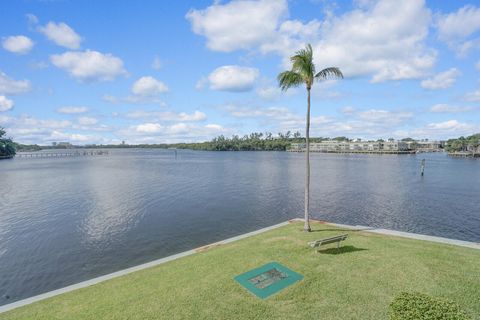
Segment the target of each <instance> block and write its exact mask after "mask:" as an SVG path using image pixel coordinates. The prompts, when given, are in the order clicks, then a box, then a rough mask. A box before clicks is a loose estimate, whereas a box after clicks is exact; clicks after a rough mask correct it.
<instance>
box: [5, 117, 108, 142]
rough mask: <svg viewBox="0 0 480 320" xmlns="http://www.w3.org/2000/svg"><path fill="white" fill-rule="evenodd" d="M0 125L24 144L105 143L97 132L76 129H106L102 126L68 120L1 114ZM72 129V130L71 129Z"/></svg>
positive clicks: (105, 140)
mask: <svg viewBox="0 0 480 320" xmlns="http://www.w3.org/2000/svg"><path fill="white" fill-rule="evenodd" d="M0 125H2V126H4V127H5V128H7V130H8V133H9V134H10V135H11V136H12V137H14V139H15V141H18V142H21V143H26V144H34V143H36V144H43V145H45V144H50V143H51V142H53V141H68V142H71V143H80V144H85V143H105V142H108V141H107V139H106V138H104V137H101V136H99V135H97V134H91V133H88V134H80V133H77V132H75V129H78V130H89V131H106V129H105V127H104V126H97V127H98V128H97V127H94V128H92V127H80V126H78V125H75V124H73V123H72V122H71V121H68V120H61V119H38V118H34V117H31V116H28V115H21V116H18V117H15V116H10V117H9V116H1V115H0ZM72 130H73V131H72Z"/></svg>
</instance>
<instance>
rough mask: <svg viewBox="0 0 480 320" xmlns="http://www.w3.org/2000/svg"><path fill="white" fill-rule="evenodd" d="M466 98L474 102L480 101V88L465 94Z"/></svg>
mask: <svg viewBox="0 0 480 320" xmlns="http://www.w3.org/2000/svg"><path fill="white" fill-rule="evenodd" d="M465 100H467V101H472V102H480V89H479V90H476V91H472V92H468V93H467V94H466V95H465Z"/></svg>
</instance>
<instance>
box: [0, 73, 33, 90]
mask: <svg viewBox="0 0 480 320" xmlns="http://www.w3.org/2000/svg"><path fill="white" fill-rule="evenodd" d="M30 89H31V86H30V81H28V80H14V79H12V78H10V77H8V76H7V75H6V74H5V73H3V72H2V71H0V94H18V93H24V92H27V91H30Z"/></svg>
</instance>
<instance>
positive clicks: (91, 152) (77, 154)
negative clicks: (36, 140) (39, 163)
mask: <svg viewBox="0 0 480 320" xmlns="http://www.w3.org/2000/svg"><path fill="white" fill-rule="evenodd" d="M105 155H109V151H106V150H83V151H75V152H66V151H64V152H29V153H23V152H21V153H17V154H16V155H15V158H20V159H22V158H65V157H83V156H105Z"/></svg>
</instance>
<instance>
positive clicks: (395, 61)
mask: <svg viewBox="0 0 480 320" xmlns="http://www.w3.org/2000/svg"><path fill="white" fill-rule="evenodd" d="M354 5H355V6H356V7H354V9H353V10H351V11H349V12H346V13H343V14H342V15H339V16H335V15H334V14H333V13H330V14H328V15H327V16H326V18H325V20H324V21H322V22H320V21H318V20H311V21H309V22H306V23H302V22H300V21H297V20H286V17H287V16H288V7H287V3H286V2H285V1H266V0H265V1H242V2H241V1H231V2H228V3H225V4H220V3H215V4H214V5H212V6H210V7H208V8H206V9H205V10H191V11H190V12H189V13H188V14H187V19H188V20H189V21H190V22H191V24H192V29H193V31H194V32H195V33H197V34H200V35H203V36H205V37H206V39H207V46H208V47H209V48H210V49H212V50H215V51H227V52H228V51H233V50H238V49H247V50H252V51H259V52H262V53H268V52H273V53H277V54H279V55H281V56H282V57H283V61H284V65H285V67H289V65H290V62H289V57H290V56H291V55H292V54H293V52H294V51H295V50H297V49H299V48H301V47H304V45H305V43H312V46H313V48H314V55H315V62H316V63H317V65H318V66H319V67H329V66H338V67H340V69H341V70H342V72H343V73H344V75H345V76H347V77H356V76H372V81H373V82H382V81H387V80H402V79H417V78H421V77H423V76H425V74H427V73H428V71H429V70H430V69H431V68H432V66H433V65H434V64H435V60H436V52H435V51H434V50H433V49H430V48H428V47H427V46H426V45H425V40H426V38H427V35H428V28H429V25H430V21H431V13H430V11H429V9H428V8H427V7H426V6H425V2H424V1H423V0H411V1H408V2H405V3H402V5H401V6H399V5H398V2H397V1H394V0H380V1H377V2H372V3H369V5H365V4H361V3H354ZM264 6H265V8H264ZM250 28H252V29H251V30H250Z"/></svg>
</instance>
